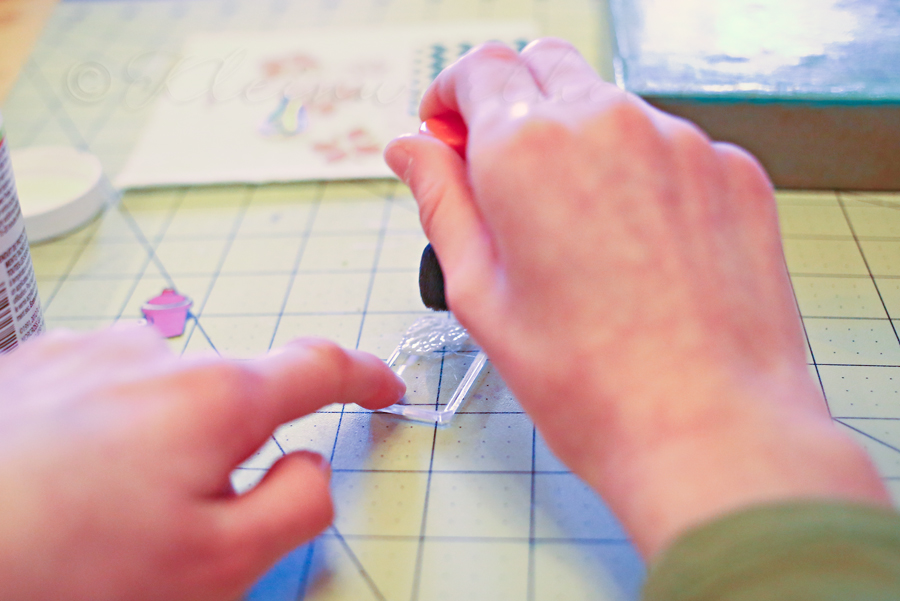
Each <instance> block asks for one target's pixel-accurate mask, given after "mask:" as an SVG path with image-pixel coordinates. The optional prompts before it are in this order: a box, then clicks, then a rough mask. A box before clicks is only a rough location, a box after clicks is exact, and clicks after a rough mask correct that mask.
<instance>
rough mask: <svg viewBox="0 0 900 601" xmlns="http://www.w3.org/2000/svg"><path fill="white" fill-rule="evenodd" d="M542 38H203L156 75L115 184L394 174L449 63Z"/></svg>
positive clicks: (529, 34)
mask: <svg viewBox="0 0 900 601" xmlns="http://www.w3.org/2000/svg"><path fill="white" fill-rule="evenodd" d="M534 37H535V35H534V29H533V27H532V26H531V25H530V24H528V23H522V22H495V23H485V22H480V23H472V24H456V25H449V26H424V27H423V26H416V27H408V28H378V29H355V30H352V29H340V30H332V31H329V30H313V31H297V32H294V33H284V32H277V33H276V32H273V33H204V34H197V35H195V36H192V37H191V38H189V40H188V42H187V43H186V45H185V48H184V51H183V53H182V55H181V57H178V58H177V59H176V60H173V61H171V64H169V65H167V66H166V69H165V72H164V74H163V75H162V76H161V77H159V76H157V77H156V81H157V83H156V84H155V85H156V86H157V92H156V93H157V99H156V102H157V106H156V108H155V110H154V112H153V115H152V117H151V119H150V121H149V123H148V125H147V126H146V129H145V130H144V132H143V133H142V135H141V138H140V139H139V141H138V144H137V146H136V147H135V149H134V151H133V153H132V155H131V157H130V159H129V160H128V162H127V164H126V166H125V168H124V169H123V170H122V172H121V173H120V174H119V176H118V178H117V180H116V185H117V186H118V187H119V188H122V189H127V188H141V187H151V186H167V185H191V184H212V183H237V182H247V183H267V182H284V181H302V180H333V179H361V178H380V177H392V174H391V172H390V170H389V169H388V168H387V166H386V165H385V164H384V160H383V159H382V156H381V155H382V150H383V148H384V146H385V145H386V144H387V143H388V142H389V141H390V140H391V139H392V138H394V137H395V136H397V135H400V134H403V133H407V132H412V131H415V130H416V128H417V127H418V125H419V120H418V118H417V116H416V112H417V107H418V102H419V99H420V98H421V94H422V92H423V91H424V89H425V87H427V85H428V84H429V83H430V81H431V80H432V78H433V76H434V75H435V74H436V73H437V72H438V71H439V70H440V69H441V68H442V67H444V66H446V65H448V64H449V63H451V62H452V61H453V60H455V59H456V58H457V57H458V56H459V55H460V54H462V53H464V52H465V51H466V50H467V49H468V48H469V47H471V46H473V45H475V44H478V43H481V42H483V41H486V40H490V39H496V40H501V41H505V42H507V43H510V44H512V45H516V46H521V45H523V44H524V43H525V42H527V41H528V40H529V39H533V38H534ZM139 67H140V65H137V66H136V68H139ZM280 108H281V109H285V110H284V112H283V115H282V114H280V113H279V109H280ZM298 130H299V131H298Z"/></svg>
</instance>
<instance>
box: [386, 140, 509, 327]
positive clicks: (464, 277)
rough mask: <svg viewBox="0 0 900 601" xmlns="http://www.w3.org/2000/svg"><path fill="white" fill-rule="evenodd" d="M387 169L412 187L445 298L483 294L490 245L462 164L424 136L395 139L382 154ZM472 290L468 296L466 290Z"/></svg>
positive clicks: (452, 153)
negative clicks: (442, 278)
mask: <svg viewBox="0 0 900 601" xmlns="http://www.w3.org/2000/svg"><path fill="white" fill-rule="evenodd" d="M384 157H385V160H386V161H387V163H388V165H389V166H390V167H391V169H392V170H393V171H394V173H396V174H397V175H398V177H400V178H401V179H402V180H403V181H404V182H405V183H406V184H407V185H408V186H409V187H410V189H411V190H412V194H413V196H414V197H415V199H416V202H417V203H418V205H419V218H420V219H421V221H422V227H423V229H424V230H425V235H426V236H427V237H428V239H429V240H430V241H431V244H432V246H433V247H434V250H435V253H436V254H437V256H438V259H439V261H440V264H441V268H442V270H443V272H444V277H445V280H446V286H447V302H448V303H449V304H450V308H451V309H452V310H454V312H456V313H457V315H458V316H459V311H460V310H461V311H462V312H463V313H464V312H465V311H466V308H465V307H455V306H454V299H459V298H466V299H468V298H472V297H473V296H474V297H477V298H478V300H479V301H481V302H483V301H484V300H485V299H484V298H482V296H483V295H484V293H485V291H488V290H491V289H492V288H493V277H492V276H493V271H494V270H493V267H492V265H493V250H492V248H493V246H492V243H491V238H490V232H489V230H488V228H487V226H486V224H485V223H484V220H483V219H482V216H481V214H480V212H479V210H478V206H477V203H476V200H475V197H474V196H473V193H472V190H471V188H470V187H469V181H468V172H467V167H466V163H465V162H464V161H463V159H462V158H460V156H459V155H458V154H457V153H456V152H455V151H454V150H452V149H451V148H450V147H449V146H447V145H446V144H444V143H443V142H441V141H440V140H438V139H436V138H434V137H432V136H427V135H412V136H404V137H401V138H397V139H396V140H394V141H393V142H391V143H390V144H389V145H388V147H387V149H386V150H385V153H384ZM469 292H471V294H469Z"/></svg>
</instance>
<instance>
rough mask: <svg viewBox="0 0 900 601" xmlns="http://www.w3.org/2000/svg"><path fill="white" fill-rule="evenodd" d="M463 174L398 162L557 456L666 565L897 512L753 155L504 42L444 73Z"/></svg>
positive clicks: (465, 307) (461, 295)
mask: <svg viewBox="0 0 900 601" xmlns="http://www.w3.org/2000/svg"><path fill="white" fill-rule="evenodd" d="M447 113H459V114H460V115H461V116H462V117H463V119H464V120H465V122H466V123H467V125H468V129H469V137H468V145H467V153H466V160H463V159H462V158H460V157H459V156H458V155H457V153H456V152H454V151H453V150H451V149H450V148H448V147H447V146H445V145H444V144H442V143H441V142H439V141H438V140H436V139H434V138H431V137H429V136H424V135H415V136H409V137H404V138H400V139H398V140H396V141H395V142H393V143H392V144H391V145H390V146H389V147H388V149H387V151H386V155H385V156H386V159H387V161H388V163H389V164H390V165H391V167H392V168H393V170H394V171H395V172H396V173H397V174H398V175H399V176H400V177H401V178H402V179H403V180H404V181H405V182H407V183H408V184H409V185H410V187H411V189H412V192H413V194H414V196H415V197H416V199H417V201H418V202H419V208H420V216H421V219H422V224H423V227H424V228H425V233H426V235H427V236H428V238H429V239H430V240H431V242H432V244H433V246H434V249H435V251H436V253H437V255H438V257H439V259H440V262H441V265H442V267H443V271H444V276H445V286H446V295H447V301H448V304H449V306H450V308H451V310H452V311H453V312H454V313H455V314H456V316H457V317H458V318H459V321H460V322H461V323H462V324H463V325H465V326H466V327H467V328H468V329H469V331H470V332H471V333H472V335H473V336H474V337H475V338H476V339H477V340H478V341H479V342H480V343H481V345H482V346H483V348H484V349H485V350H486V351H487V353H488V355H489V356H490V357H491V359H492V361H493V363H494V365H495V366H496V367H497V369H498V370H499V371H500V373H501V375H502V376H503V378H504V379H505V380H506V382H507V383H508V385H509V386H510V388H511V390H512V391H513V392H514V393H515V394H516V396H517V397H518V398H519V400H520V401H521V403H522V404H523V406H524V407H525V409H526V410H527V411H528V412H529V413H530V414H531V416H532V417H533V419H534V421H535V423H536V425H537V426H538V428H539V429H540V430H541V432H542V434H543V435H544V437H545V439H546V440H547V442H548V444H549V445H550V447H551V448H552V449H553V450H554V452H555V453H556V454H557V455H558V456H559V457H560V459H562V460H563V461H564V462H565V463H567V464H568V465H569V466H570V467H571V468H572V470H573V471H574V472H576V473H577V474H579V475H580V476H581V477H582V478H584V479H585V480H586V481H587V482H588V483H589V484H591V485H592V486H593V487H594V488H595V489H596V490H598V491H599V492H600V493H601V494H602V495H603V496H604V498H605V499H606V500H607V502H608V503H609V505H610V506H611V508H612V509H613V510H614V511H615V512H616V514H617V515H618V516H619V517H620V519H621V520H622V521H623V523H624V525H625V526H626V528H627V529H628V530H629V531H630V533H631V534H632V536H633V538H634V539H635V542H636V543H637V545H638V547H639V548H640V549H641V550H642V551H643V552H644V554H645V555H647V556H651V555H653V554H654V553H655V552H657V551H658V550H659V549H660V548H662V547H663V546H665V545H666V544H667V543H668V542H669V541H670V540H671V539H672V538H673V537H674V536H675V535H676V534H677V533H679V532H681V531H683V530H684V529H685V528H687V527H689V526H690V525H693V524H696V523H697V522H699V521H702V520H705V519H709V518H710V517H713V516H715V515H718V514H720V513H722V512H724V511H728V510H731V509H734V508H737V507H740V506H744V505H747V504H749V503H755V502H761V501H768V500H778V499H783V498H787V497H797V496H826V497H840V498H847V499H856V500H866V501H870V502H878V503H883V502H885V501H886V493H885V492H884V489H883V487H882V485H881V483H880V481H879V479H878V477H877V474H875V472H874V470H873V469H872V466H871V464H870V463H869V462H868V460H867V458H866V457H865V455H864V454H863V453H862V451H861V450H859V449H858V448H857V447H856V446H855V445H854V444H853V443H852V442H851V441H850V440H849V439H848V438H847V437H845V436H844V435H843V434H841V433H840V432H838V431H837V430H836V429H835V428H834V427H833V426H832V424H831V422H830V418H829V415H828V412H827V409H826V407H825V404H824V402H823V399H822V398H821V394H820V393H819V391H818V389H817V387H816V386H815V384H814V383H813V382H812V380H811V379H810V377H809V374H808V371H807V366H806V360H805V354H804V346H803V344H804V343H803V336H802V330H801V324H800V320H799V317H798V315H797V311H796V308H795V303H794V299H793V296H792V293H791V287H790V282H789V279H788V276H787V273H786V269H785V265H784V258H783V253H782V248H781V241H780V236H779V231H778V223H777V214H776V208H775V203H774V197H773V192H772V188H771V185H770V183H769V180H768V178H767V176H766V174H765V173H764V171H763V170H762V168H761V167H760V166H759V165H758V163H757V162H756V161H755V160H754V159H753V158H752V157H751V156H750V155H748V154H747V153H746V152H744V151H743V150H741V149H739V148H736V147H734V146H731V145H728V144H721V143H713V142H711V141H710V140H709V139H708V138H707V137H706V136H705V135H704V134H703V133H702V132H701V131H700V130H699V129H698V128H696V127H695V126H693V125H692V124H690V123H688V122H686V121H684V120H681V119H678V118H675V117H672V116H669V115H666V114H664V113H662V112H660V111H658V110H656V109H654V108H652V107H650V106H649V105H647V104H645V103H644V102H643V101H641V100H640V99H638V98H636V97H634V96H632V95H630V94H627V93H625V92H623V91H621V90H619V89H618V88H616V87H615V86H612V85H610V84H607V83H605V82H603V81H602V80H601V79H600V78H599V77H598V76H597V75H596V74H595V73H594V72H593V70H592V69H591V68H590V67H589V66H588V65H587V63H586V62H585V61H584V60H583V59H582V58H581V57H580V56H579V55H578V53H577V52H576V51H575V50H574V48H573V47H572V46H570V45H569V44H567V43H565V42H562V41H560V40H553V39H547V40H542V41H539V42H537V43H535V44H532V45H531V46H529V47H528V48H526V49H525V50H524V51H523V52H522V53H521V55H519V54H516V53H515V52H513V51H512V50H510V49H509V48H506V47H504V46H502V45H499V44H488V45H486V46H483V47H481V48H479V49H477V50H475V51H473V52H471V53H470V54H468V55H467V56H465V57H463V58H462V59H461V60H460V61H458V62H457V63H456V64H454V65H452V66H451V67H450V68H448V69H447V70H446V71H445V72H444V73H442V74H441V75H440V76H439V77H438V78H437V80H436V81H435V82H434V84H433V85H432V86H431V88H430V89H429V90H428V91H427V93H426V95H425V97H424V100H423V102H422V106H421V110H420V116H421V118H422V119H423V120H425V119H429V118H432V117H440V116H441V115H443V114H447Z"/></svg>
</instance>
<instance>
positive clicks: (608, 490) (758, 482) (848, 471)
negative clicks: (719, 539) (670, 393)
mask: <svg viewBox="0 0 900 601" xmlns="http://www.w3.org/2000/svg"><path fill="white" fill-rule="evenodd" d="M710 392H712V391H710ZM686 401H687V403H689V404H690V405H693V406H694V407H707V408H708V410H707V412H706V414H705V415H704V414H702V413H703V412H700V414H697V415H693V416H692V417H690V418H688V417H686V416H687V415H690V411H687V410H685V411H676V412H674V413H675V414H676V418H673V417H672V416H671V415H668V416H663V417H662V418H660V419H655V420H650V422H651V424H652V425H651V427H646V426H647V423H646V422H645V423H644V424H638V425H636V426H635V425H632V426H631V427H625V428H619V429H618V430H617V431H616V432H614V433H611V437H610V438H609V440H607V441H606V444H604V448H605V453H604V454H602V455H601V457H602V460H601V461H599V462H597V463H596V464H594V465H593V466H590V467H588V466H585V467H586V469H585V475H584V477H585V478H586V480H587V481H588V483H589V484H590V485H592V486H593V487H594V489H595V490H597V491H598V492H599V493H600V494H601V495H602V496H603V497H604V499H605V500H606V502H607V503H608V504H609V505H610V508H611V509H612V510H613V512H614V513H616V515H617V516H619V518H620V520H621V521H622V523H623V525H624V526H625V528H626V530H628V531H629V533H630V534H631V536H632V538H633V540H634V542H635V544H636V546H637V547H638V549H639V550H640V551H641V552H642V554H643V555H644V556H645V557H647V558H650V557H652V556H654V555H655V554H656V553H657V552H658V551H660V550H661V549H663V548H665V547H666V546H667V545H668V544H669V543H670V542H671V541H672V540H674V538H676V537H677V536H678V535H679V534H681V533H682V532H684V531H686V530H688V529H690V528H692V527H694V526H696V525H699V524H701V523H703V522H706V521H709V520H711V519H715V518H716V517H718V516H721V515H724V514H726V513H729V512H731V511H735V510H737V509H740V508H744V507H747V506H751V505H755V504H758V503H765V502H774V501H783V500H790V499H834V500H848V501H855V502H863V503H866V502H868V503H873V504H880V505H887V504H889V499H888V495H887V492H886V491H885V489H884V486H883V484H882V483H881V480H880V478H879V476H878V474H877V472H876V471H875V469H874V467H873V465H872V464H871V461H870V460H869V458H868V456H867V455H866V453H865V452H864V451H863V450H862V449H861V448H860V447H859V446H858V445H857V444H856V443H855V442H854V441H853V440H852V439H851V438H850V437H849V436H848V435H847V434H846V433H845V432H842V431H840V430H839V429H838V428H837V427H836V426H835V425H834V424H833V423H832V421H831V418H830V416H829V415H828V413H827V410H826V409H825V406H824V401H823V400H822V398H821V395H820V394H819V393H818V390H817V389H816V388H815V386H814V384H813V383H812V382H811V381H809V378H808V377H806V378H798V379H795V381H793V382H792V383H790V384H788V383H786V382H784V381H781V382H778V384H777V385H771V384H770V385H764V386H753V387H751V388H750V389H747V388H742V389H739V390H731V391H727V392H726V391H721V392H717V393H715V398H709V399H705V400H704V399H699V398H697V397H693V398H691V399H686ZM670 403H671V402H670ZM687 403H686V404H687ZM658 407H659V405H658ZM658 411H659V409H658ZM666 418H668V419H666ZM641 426H645V427H641Z"/></svg>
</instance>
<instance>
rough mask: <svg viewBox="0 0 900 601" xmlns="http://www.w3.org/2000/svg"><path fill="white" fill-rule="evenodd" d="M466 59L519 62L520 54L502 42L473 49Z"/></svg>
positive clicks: (488, 43) (487, 43)
mask: <svg viewBox="0 0 900 601" xmlns="http://www.w3.org/2000/svg"><path fill="white" fill-rule="evenodd" d="M463 58H464V59H468V60H474V59H495V60H496V59H499V60H510V61H514V62H515V61H518V60H519V55H518V53H517V52H516V51H515V50H513V49H512V48H510V47H509V46H507V45H506V44H504V43H502V42H485V43H484V44H481V45H479V46H476V47H475V48H473V49H472V50H471V51H470V52H469V54H467V55H466V56H465V57H463Z"/></svg>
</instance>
